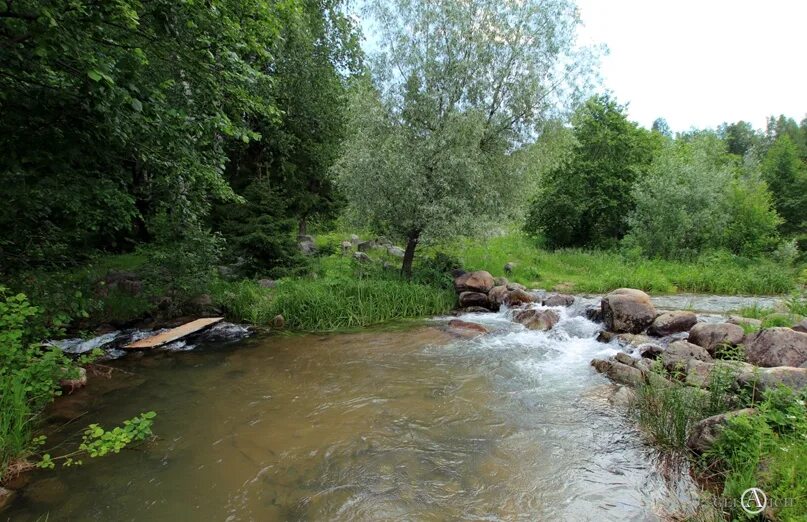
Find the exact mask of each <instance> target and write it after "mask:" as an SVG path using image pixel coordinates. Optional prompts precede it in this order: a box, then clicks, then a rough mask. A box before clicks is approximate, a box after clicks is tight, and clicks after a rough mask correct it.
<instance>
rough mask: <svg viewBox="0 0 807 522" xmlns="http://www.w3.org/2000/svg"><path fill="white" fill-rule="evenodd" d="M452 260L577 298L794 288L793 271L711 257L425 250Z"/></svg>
mask: <svg viewBox="0 0 807 522" xmlns="http://www.w3.org/2000/svg"><path fill="white" fill-rule="evenodd" d="M428 249H432V250H442V251H445V252H446V253H448V254H451V255H454V256H456V257H457V258H459V260H460V261H461V262H462V264H463V266H464V267H465V268H466V269H468V270H487V271H489V272H491V273H492V274H494V275H503V273H504V265H505V264H506V263H509V262H513V263H515V268H514V270H513V272H512V274H511V275H510V276H508V277H509V279H511V280H513V281H516V282H519V283H522V284H525V285H527V286H533V287H543V288H553V287H555V286H556V285H558V284H561V283H563V284H569V285H571V290H572V291H575V292H591V293H602V292H607V291H609V290H613V289H615V288H620V287H631V288H639V289H642V290H645V291H648V292H652V293H675V292H694V293H714V294H728V295H737V294H757V295H763V294H768V295H774V294H783V293H788V292H790V291H792V290H793V289H794V288H795V287H796V270H795V269H792V268H789V267H785V266H782V265H779V264H776V263H774V262H773V261H770V260H767V259H753V260H752V259H744V258H739V257H736V256H731V255H728V254H711V255H704V256H703V257H701V258H699V259H697V260H695V261H690V262H684V261H669V260H661V259H646V258H643V257H639V256H629V255H623V254H621V253H619V252H615V251H586V250H578V249H565V250H556V251H551V252H550V251H546V250H543V249H541V248H540V244H539V243H538V242H537V241H536V240H534V239H532V238H530V237H527V236H526V235H524V234H522V233H520V232H517V231H513V232H510V233H507V234H504V235H500V236H495V237H490V238H480V239H466V238H462V239H457V240H455V241H451V242H448V243H444V244H440V245H433V246H431V247H428Z"/></svg>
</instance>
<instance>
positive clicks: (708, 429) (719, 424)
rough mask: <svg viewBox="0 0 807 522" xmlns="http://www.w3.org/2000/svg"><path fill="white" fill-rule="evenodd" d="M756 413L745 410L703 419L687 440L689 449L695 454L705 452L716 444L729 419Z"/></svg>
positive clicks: (749, 409)
mask: <svg viewBox="0 0 807 522" xmlns="http://www.w3.org/2000/svg"><path fill="white" fill-rule="evenodd" d="M754 413H755V410H754V409H753V408H745V409H743V410H736V411H730V412H727V413H721V414H720V415H714V416H712V417H707V418H705V419H703V420H702V421H700V422H698V423H697V424H695V425H694V426H693V427H692V429H691V430H690V432H689V437H688V438H687V447H688V448H689V449H690V450H692V451H694V452H695V453H703V452H705V451H706V450H708V449H709V448H711V447H712V445H713V444H714V443H715V441H716V440H717V437H718V436H719V435H720V432H721V431H723V428H724V427H725V426H726V424H727V423H728V420H729V419H731V418H732V417H736V416H738V415H753V414H754Z"/></svg>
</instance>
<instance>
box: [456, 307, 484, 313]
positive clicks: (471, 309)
mask: <svg viewBox="0 0 807 522" xmlns="http://www.w3.org/2000/svg"><path fill="white" fill-rule="evenodd" d="M461 311H462V312H464V313H466V314H486V313H490V310H488V309H487V308H485V307H484V306H466V307H464V308H461Z"/></svg>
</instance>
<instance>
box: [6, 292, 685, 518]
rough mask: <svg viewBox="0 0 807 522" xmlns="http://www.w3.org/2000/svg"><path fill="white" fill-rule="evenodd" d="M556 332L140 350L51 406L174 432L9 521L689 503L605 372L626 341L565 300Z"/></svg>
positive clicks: (70, 480)
mask: <svg viewBox="0 0 807 522" xmlns="http://www.w3.org/2000/svg"><path fill="white" fill-rule="evenodd" d="M559 311H560V313H561V316H562V318H561V322H560V323H559V325H558V326H556V327H555V328H554V329H553V330H552V331H550V332H546V333H543V332H534V331H528V330H525V329H524V328H523V327H521V326H520V325H517V324H514V323H512V322H511V321H510V320H509V319H508V318H507V316H506V313H505V312H502V313H499V314H478V315H476V314H471V315H467V316H465V317H463V319H466V320H471V321H476V322H479V323H482V324H485V325H486V326H487V327H488V328H490V329H491V330H492V333H491V334H489V335H485V336H482V337H478V338H475V339H467V338H463V337H457V336H455V335H452V334H451V333H449V332H448V331H447V330H446V328H445V323H446V321H447V320H448V319H449V318H440V319H436V320H434V321H431V322H430V323H427V324H425V325H424V324H417V325H409V326H402V327H399V328H395V329H390V328H387V329H380V330H366V331H362V332H361V333H348V334H332V335H305V336H271V337H265V336H264V337H253V338H250V339H246V340H243V341H240V342H237V343H229V344H221V343H218V344H216V343H210V344H202V345H201V346H199V347H198V348H197V349H196V350H194V351H188V352H180V353H177V352H174V353H168V352H160V353H149V354H143V355H142V356H140V357H132V356H130V357H127V358H125V359H122V360H120V361H114V362H112V363H110V364H112V365H114V366H115V367H116V368H119V369H121V370H124V371H125V372H126V373H124V372H115V377H114V378H113V379H104V378H102V377H96V378H94V379H93V380H92V381H91V383H90V386H89V387H88V388H87V389H84V390H81V391H79V392H78V393H77V394H76V395H74V396H72V397H70V398H67V399H64V400H61V401H59V402H57V403H56V405H55V407H54V408H53V409H52V411H51V412H50V414H51V416H52V418H53V419H54V420H61V421H64V420H68V419H75V418H76V417H78V418H77V419H76V420H74V421H73V422H71V423H69V424H67V425H66V426H63V427H61V428H60V429H59V431H58V432H57V433H55V434H54V435H52V436H51V440H52V441H58V440H60V438H64V437H67V436H72V437H73V438H75V435H76V434H77V433H79V432H80V430H81V427H82V426H86V425H87V424H89V423H91V422H100V423H101V424H103V425H105V426H111V425H114V424H117V423H119V422H120V421H121V420H123V419H126V418H129V417H131V416H133V415H136V414H137V413H139V412H141V411H147V410H155V411H157V413H158V417H157V419H156V422H155V424H154V431H155V433H156V434H158V435H159V439H158V440H157V441H155V442H153V443H151V444H149V445H147V446H145V447H141V448H139V449H137V450H125V451H123V452H122V453H121V454H119V455H114V456H111V457H107V458H103V459H92V460H89V459H87V461H86V462H85V464H84V466H82V467H79V468H74V469H66V470H64V471H61V470H60V471H58V472H37V473H34V474H33V475H32V476H30V484H29V485H28V486H27V487H26V488H25V489H24V490H23V493H22V495H21V496H20V499H19V500H17V502H16V503H15V504H14V505H13V506H12V507H11V509H10V510H8V511H6V512H4V513H2V514H0V519H3V520H5V519H10V520H15V521H17V520H20V521H28V520H31V521H33V520H45V519H47V520H49V521H56V520H69V521H82V520H104V521H106V520H115V521H118V520H120V521H124V520H137V521H143V520H149V521H152V520H156V521H184V520H194V521H196V520H222V521H224V520H228V521H230V520H232V521H235V520H261V521H269V520H328V521H330V520H393V519H395V520H573V521H582V520H592V521H604V520H657V519H660V518H662V517H663V516H664V514H665V513H668V512H670V511H674V510H676V509H679V508H680V507H681V506H682V505H684V506H685V505H687V503H688V502H689V501H690V495H691V493H692V488H693V486H692V484H691V483H690V482H689V481H688V478H687V477H686V474H683V475H680V476H678V478H677V479H676V480H665V479H664V478H663V477H662V472H661V470H660V469H659V467H658V465H657V464H656V463H655V460H654V459H653V457H652V453H651V450H650V449H649V448H648V447H647V446H646V445H645V444H643V442H642V440H641V437H640V436H639V434H638V433H637V432H636V430H635V428H634V426H633V424H632V423H631V422H630V420H629V419H628V418H627V415H626V412H625V411H624V410H622V409H620V408H615V407H613V406H611V405H609V404H608V401H607V399H606V396H607V393H606V392H607V391H608V390H609V388H611V385H610V384H608V381H607V380H606V379H605V378H603V377H602V376H600V375H598V374H596V373H595V372H594V370H593V369H592V368H591V367H590V366H589V361H590V360H591V359H592V358H594V357H604V356H607V355H610V354H612V353H614V352H615V350H616V347H615V346H613V345H606V344H601V343H598V342H596V341H595V340H594V338H595V337H596V333H597V331H598V329H599V328H598V325H596V324H594V323H592V322H590V321H588V320H586V319H585V318H583V317H581V316H579V315H577V314H578V313H579V312H580V308H579V307H578V308H575V309H568V310H567V309H559Z"/></svg>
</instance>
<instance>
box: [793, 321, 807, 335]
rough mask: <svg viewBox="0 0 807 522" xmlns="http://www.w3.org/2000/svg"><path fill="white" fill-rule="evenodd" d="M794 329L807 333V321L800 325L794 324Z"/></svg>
mask: <svg viewBox="0 0 807 522" xmlns="http://www.w3.org/2000/svg"><path fill="white" fill-rule="evenodd" d="M793 329H794V330H796V331H797V332H801V333H807V319H802V320H801V321H799V322H798V323H796V324H794V325H793Z"/></svg>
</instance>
